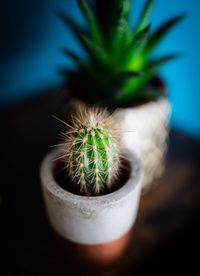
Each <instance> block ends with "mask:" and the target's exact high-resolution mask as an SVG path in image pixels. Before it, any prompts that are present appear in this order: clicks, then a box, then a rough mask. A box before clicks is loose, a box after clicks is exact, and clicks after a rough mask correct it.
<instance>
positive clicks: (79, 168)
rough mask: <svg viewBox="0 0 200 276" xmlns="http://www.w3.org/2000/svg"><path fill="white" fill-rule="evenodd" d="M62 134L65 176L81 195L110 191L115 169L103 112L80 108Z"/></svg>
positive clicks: (113, 139)
mask: <svg viewBox="0 0 200 276" xmlns="http://www.w3.org/2000/svg"><path fill="white" fill-rule="evenodd" d="M71 122H72V124H71V126H70V129H69V130H68V131H67V132H66V133H65V145H66V147H65V150H66V149H67V152H66V153H65V155H64V159H65V162H66V164H67V168H68V172H69V176H70V178H71V179H72V181H73V182H74V183H75V185H78V187H79V191H80V193H82V194H85V195H99V194H101V193H102V192H104V191H105V190H111V189H112V186H113V184H114V179H115V177H116V176H117V173H118V169H119V153H118V142H117V141H118V140H117V135H116V131H115V129H114V122H113V119H112V117H111V116H110V115H108V113H107V112H106V111H105V110H104V111H101V110H99V109H95V108H92V109H91V108H90V109H89V108H86V107H85V106H84V107H83V106H81V107H80V108H79V111H78V112H77V113H76V115H75V116H73V117H72V120H71Z"/></svg>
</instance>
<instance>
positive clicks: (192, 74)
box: [0, 0, 200, 138]
mask: <svg viewBox="0 0 200 276" xmlns="http://www.w3.org/2000/svg"><path fill="white" fill-rule="evenodd" d="M132 2H133V5H132V12H133V11H134V13H135V12H136V13H137V11H139V9H140V7H141V5H142V3H143V2H144V1H142V0H133V1H132ZM63 9H64V10H66V11H68V12H69V13H70V14H72V15H73V16H74V17H76V18H77V20H78V21H80V23H83V24H84V22H83V19H82V18H81V16H80V12H79V10H78V8H77V5H76V1H75V0H59V1H56V0H43V1H41V0H29V1H27V0H18V1H15V0H12V1H7V3H5V4H4V7H3V9H1V12H2V15H1V16H0V18H1V20H2V22H1V23H2V24H3V27H4V33H3V35H2V37H3V39H2V43H1V44H2V45H1V46H3V48H2V50H1V55H2V57H1V72H0V76H1V77H0V78H1V88H0V91H1V92H0V105H1V106H2V105H4V106H5V105H8V104H13V103H15V102H18V101H22V100H24V99H26V98H27V97H30V96H31V95H33V94H34V95H36V94H37V93H41V92H40V91H43V90H48V89H52V88H54V87H57V86H58V85H60V84H61V83H62V81H63V80H62V79H61V77H60V76H59V75H58V74H57V72H56V69H57V68H58V66H60V65H67V64H70V61H69V60H66V58H65V57H64V56H63V54H62V53H61V52H59V48H61V47H62V46H64V45H68V47H71V48H73V49H74V48H76V49H77V51H79V52H80V49H79V47H78V45H77V44H76V42H75V40H74V38H73V36H72V35H71V33H70V31H69V30H67V29H66V27H64V25H63V24H62V22H60V21H59V20H58V18H57V17H56V15H55V13H56V11H57V10H63ZM199 10H200V1H197V0H190V1H189V0H181V1H180V0H168V1H165V0H157V1H156V4H155V8H154V12H153V15H152V21H153V24H152V27H153V28H155V27H156V26H158V24H159V23H161V22H163V20H165V19H167V18H169V17H171V16H172V15H175V14H177V13H181V12H186V13H187V14H188V18H187V19H186V20H185V21H184V22H182V23H181V24H180V25H178V26H177V28H175V29H174V30H173V31H172V32H171V33H170V35H169V36H168V37H167V38H166V39H165V41H164V42H163V43H162V44H161V45H160V47H159V50H158V54H160V53H162V52H173V51H175V52H180V53H182V55H183V57H182V58H180V59H179V60H176V61H175V62H171V63H169V64H168V65H166V66H165V67H164V68H163V69H162V71H161V73H162V75H163V77H164V78H165V79H166V81H167V85H168V89H169V90H168V91H169V98H170V99H171V102H172V104H173V106H174V108H173V115H172V121H171V123H172V125H173V126H175V127H177V128H178V129H181V130H183V131H185V132H187V133H188V134H190V135H193V136H195V137H199V138H200V119H199V117H200V82H199V72H200V62H199V49H200V39H199V31H198V28H199V27H198V25H199V24H200V16H199ZM131 20H132V21H134V19H133V16H132V17H131Z"/></svg>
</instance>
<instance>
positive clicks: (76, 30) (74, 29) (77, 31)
mask: <svg viewBox="0 0 200 276" xmlns="http://www.w3.org/2000/svg"><path fill="white" fill-rule="evenodd" d="M58 16H59V18H60V19H61V20H62V21H63V22H64V23H65V24H66V25H67V26H68V27H69V28H70V30H71V31H72V32H73V33H74V35H75V37H76V38H77V39H78V40H79V42H80V43H81V44H82V45H83V47H84V44H83V40H82V37H81V35H83V34H85V35H86V31H85V30H84V29H83V28H81V27H80V26H79V25H78V24H77V23H76V22H75V21H74V20H73V19H72V18H71V17H70V16H69V15H68V14H65V13H63V12H59V14H58Z"/></svg>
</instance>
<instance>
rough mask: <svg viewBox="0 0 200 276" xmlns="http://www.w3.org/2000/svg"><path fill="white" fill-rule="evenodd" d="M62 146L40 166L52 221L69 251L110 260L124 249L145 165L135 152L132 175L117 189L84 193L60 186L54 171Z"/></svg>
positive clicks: (86, 258)
mask: <svg viewBox="0 0 200 276" xmlns="http://www.w3.org/2000/svg"><path fill="white" fill-rule="evenodd" d="M61 154H62V151H61V150H60V149H55V150H53V151H51V152H50V153H49V154H48V155H47V156H46V158H45V159H44V161H43V163H42V166H41V184H42V192H43V197H44V201H45V205H46V211H47V215H48V218H49V221H50V224H51V226H52V228H53V230H54V232H55V233H56V236H57V238H58V239H59V240H60V241H61V243H62V244H63V245H64V247H66V248H68V249H70V255H73V254H74V255H76V257H79V258H80V259H82V260H83V261H86V262H88V261H90V262H92V263H93V264H109V263H112V262H114V261H116V260H117V259H118V258H119V257H120V256H121V255H122V253H123V252H124V250H125V248H126V246H127V244H128V241H129V237H130V233H131V229H132V227H133V225H134V222H135V220H136V215H137V210H138V204H139V199H140V191H141V183H142V169H141V165H140V161H139V160H138V158H137V157H136V156H135V155H130V154H127V153H125V155H126V156H127V158H128V160H129V166H130V168H129V177H128V180H127V181H126V183H124V185H123V186H122V187H121V188H119V189H118V190H116V191H114V192H112V193H110V194H106V195H102V196H92V197H87V196H81V195H76V194H73V193H70V192H68V191H66V190H64V189H63V188H61V187H60V186H59V184H58V183H57V182H56V180H55V177H54V174H55V167H56V164H55V163H56V162H55V161H54V160H55V159H56V158H58V157H59V156H60V155H61Z"/></svg>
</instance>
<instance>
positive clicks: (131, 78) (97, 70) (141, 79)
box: [60, 0, 183, 106]
mask: <svg viewBox="0 0 200 276" xmlns="http://www.w3.org/2000/svg"><path fill="white" fill-rule="evenodd" d="M77 1H78V4H79V8H80V10H81V11H82V14H83V16H84V18H85V21H86V25H87V26H86V28H83V27H82V26H79V25H78V24H77V22H76V21H75V20H74V19H73V18H71V17H70V16H69V15H68V14H65V13H61V14H60V17H61V18H62V20H63V21H64V22H65V23H66V24H67V25H68V26H69V27H70V29H71V31H73V32H74V34H75V36H76V38H77V39H78V41H79V43H80V44H81V45H82V47H83V49H84V50H85V52H86V53H87V58H86V59H83V58H82V57H80V56H78V55H77V54H76V53H75V52H73V51H71V50H69V49H67V48H64V49H63V51H64V53H65V54H66V55H67V56H68V57H70V58H71V59H72V60H73V61H74V62H75V64H76V65H77V69H76V70H68V69H64V70H62V72H64V73H67V76H68V77H69V81H68V87H69V89H70V92H71V93H72V95H73V96H76V97H78V98H80V99H82V100H84V101H86V102H89V103H91V104H98V105H116V106H119V105H124V104H125V105H126V104H129V103H133V102H134V100H135V99H138V98H139V99H143V98H147V99H149V98H152V97H153V98H154V97H157V96H159V95H160V94H159V91H156V90H155V89H154V91H153V93H152V90H148V89H147V87H148V85H149V83H150V82H151V80H152V79H153V78H154V76H155V75H156V73H157V70H158V69H159V67H160V66H161V65H162V64H164V63H166V62H168V61H170V60H171V59H173V58H175V57H176V55H174V54H167V55H164V56H161V57H158V58H155V59H152V56H151V54H152V52H153V51H154V50H155V49H156V47H157V46H158V44H159V43H160V42H161V41H162V39H163V38H164V37H165V35H166V34H167V33H168V32H169V30H170V29H172V27H174V26H175V25H176V24H177V23H178V22H179V21H180V20H181V19H182V18H183V15H178V16H176V17H173V18H171V19H169V20H168V21H166V22H165V23H164V24H163V25H161V26H160V27H159V28H158V29H157V30H156V31H155V32H154V33H152V32H151V25H150V23H149V18H150V15H151V11H152V8H153V4H154V1H153V0H146V2H145V4H144V7H143V9H142V12H141V15H140V16H139V20H138V22H137V23H136V25H135V26H130V24H129V14H130V0H110V1H104V0H96V1H95V0H94V1H93V3H91V2H89V1H87V0H77ZM92 4H93V5H92ZM148 91H150V92H148Z"/></svg>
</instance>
